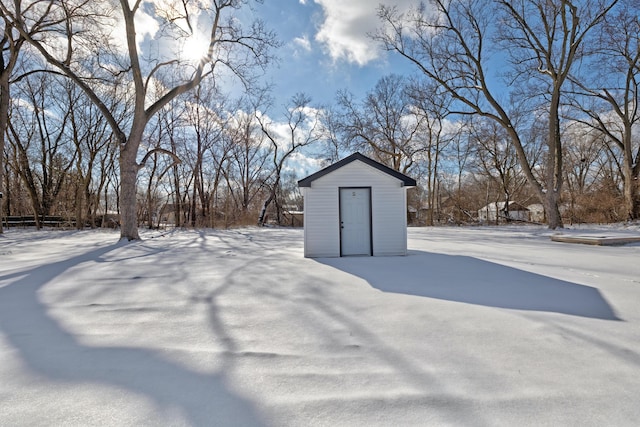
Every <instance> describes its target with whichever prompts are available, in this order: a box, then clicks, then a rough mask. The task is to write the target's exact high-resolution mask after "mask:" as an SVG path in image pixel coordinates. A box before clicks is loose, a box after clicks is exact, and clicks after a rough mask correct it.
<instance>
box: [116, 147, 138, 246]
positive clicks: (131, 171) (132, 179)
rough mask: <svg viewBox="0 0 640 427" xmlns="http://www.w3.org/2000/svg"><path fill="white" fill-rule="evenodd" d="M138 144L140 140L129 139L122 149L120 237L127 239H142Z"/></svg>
mask: <svg viewBox="0 0 640 427" xmlns="http://www.w3.org/2000/svg"><path fill="white" fill-rule="evenodd" d="M139 139H140V138H138V140H139ZM138 146H139V142H138V143H137V144H136V143H131V139H129V142H128V143H127V145H126V146H125V148H124V149H122V150H121V151H120V238H121V239H127V240H137V239H140V235H139V234H138V218H137V212H136V207H137V205H136V198H137V178H138V163H137V162H136V154H137V149H138Z"/></svg>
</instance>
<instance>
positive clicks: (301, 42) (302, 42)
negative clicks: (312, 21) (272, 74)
mask: <svg viewBox="0 0 640 427" xmlns="http://www.w3.org/2000/svg"><path fill="white" fill-rule="evenodd" d="M293 43H294V44H296V45H298V46H300V47H301V48H302V49H304V50H306V51H307V52H311V41H309V36H307V35H306V34H305V35H304V36H302V37H296V38H294V39H293Z"/></svg>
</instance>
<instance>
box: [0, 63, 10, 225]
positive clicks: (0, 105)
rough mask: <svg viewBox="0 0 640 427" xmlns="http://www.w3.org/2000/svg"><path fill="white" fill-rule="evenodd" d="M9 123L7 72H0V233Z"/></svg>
mask: <svg viewBox="0 0 640 427" xmlns="http://www.w3.org/2000/svg"><path fill="white" fill-rule="evenodd" d="M8 124H9V72H8V71H6V72H4V71H3V72H2V73H1V74H0V234H2V233H3V229H2V217H3V214H4V209H3V208H4V206H3V205H4V197H8V196H5V194H4V193H5V191H6V189H3V185H2V184H3V183H4V182H5V180H4V179H3V174H4V164H3V162H4V143H5V135H6V132H7V126H8Z"/></svg>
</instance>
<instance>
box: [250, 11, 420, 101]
mask: <svg viewBox="0 0 640 427" xmlns="http://www.w3.org/2000/svg"><path fill="white" fill-rule="evenodd" d="M392 3H393V4H396V5H398V6H399V7H407V6H408V5H411V4H415V3H416V2H415V1H412V0H401V1H393V2H392ZM378 4H379V2H378V1H375V0H374V1H371V0H265V1H264V4H257V5H255V6H254V7H255V11H256V15H257V16H259V17H261V18H262V19H264V20H265V21H266V23H267V25H268V26H269V27H270V28H271V29H273V30H274V31H276V32H277V34H278V37H279V39H280V40H281V41H282V43H283V46H282V47H281V48H280V49H279V51H278V52H277V54H278V56H279V57H280V63H279V64H278V65H275V66H272V67H271V69H269V71H268V73H267V75H266V76H265V78H267V79H268V80H270V81H272V82H273V84H274V85H275V90H274V95H275V96H276V107H279V106H280V105H282V104H283V103H286V102H287V100H288V99H289V98H290V97H291V96H293V95H294V94H295V93H297V92H304V93H307V94H309V95H310V96H311V98H312V104H314V105H316V106H317V105H330V104H332V103H333V102H334V100H335V94H336V91H338V90H340V89H347V90H349V91H351V92H352V93H354V94H355V95H356V96H357V97H362V96H363V95H364V94H365V93H366V92H367V91H369V90H370V89H372V88H373V87H374V85H375V84H376V82H377V81H378V79H380V78H381V77H382V76H384V75H387V74H390V73H397V74H407V73H408V72H409V71H410V70H411V68H410V66H409V64H408V63H406V62H404V61H402V60H400V58H396V57H394V56H389V55H387V54H386V53H385V52H382V51H381V50H380V49H379V46H378V44H377V43H376V42H374V41H373V40H371V39H370V38H369V37H368V36H367V33H371V32H373V31H375V29H376V28H377V26H378V25H379V21H378V18H377V16H376V9H377V7H378Z"/></svg>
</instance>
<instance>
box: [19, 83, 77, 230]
mask: <svg viewBox="0 0 640 427" xmlns="http://www.w3.org/2000/svg"><path fill="white" fill-rule="evenodd" d="M19 89H20V91H19V93H17V96H18V98H19V99H20V101H19V102H16V106H14V108H12V116H11V118H12V120H11V122H10V123H9V131H10V137H9V143H10V144H11V145H12V146H13V147H14V151H15V152H16V153H17V159H18V162H17V163H16V164H15V165H14V167H15V168H16V171H17V172H18V174H19V175H20V177H21V178H22V180H23V182H24V185H25V187H26V188H27V190H28V192H29V195H30V197H31V201H32V205H33V213H34V215H35V219H36V226H37V227H38V228H40V226H41V223H40V219H41V217H42V216H45V215H51V214H52V213H53V212H54V208H55V203H56V201H57V198H58V194H59V193H60V191H61V189H62V186H63V184H64V182H65V179H66V178H67V172H68V171H69V170H70V169H71V167H72V166H73V165H74V164H75V158H76V156H77V155H78V150H77V147H76V146H75V145H73V144H72V143H70V142H69V141H70V139H71V138H69V133H71V132H72V131H71V130H70V128H71V125H70V124H71V116H72V110H73V109H74V107H75V105H74V102H75V99H73V98H72V97H65V96H56V95H54V94H57V93H59V92H61V93H63V94H64V92H65V91H64V86H62V85H60V84H59V82H57V80H56V78H55V77H54V76H53V75H47V74H44V75H37V74H32V75H30V76H29V77H27V78H26V79H25V80H24V82H23V84H22V85H21V86H20V87H19Z"/></svg>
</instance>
